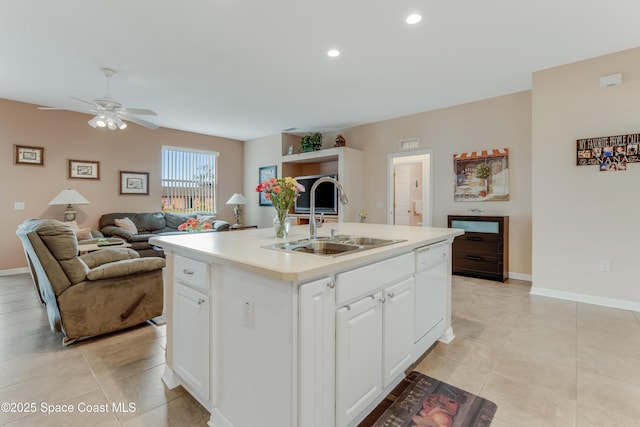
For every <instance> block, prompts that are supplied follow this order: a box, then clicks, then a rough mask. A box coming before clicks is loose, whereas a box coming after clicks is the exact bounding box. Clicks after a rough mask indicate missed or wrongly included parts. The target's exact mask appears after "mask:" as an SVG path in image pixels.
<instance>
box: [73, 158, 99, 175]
mask: <svg viewBox="0 0 640 427" xmlns="http://www.w3.org/2000/svg"><path fill="white" fill-rule="evenodd" d="M69 179H100V162H94V161H91V160H69Z"/></svg>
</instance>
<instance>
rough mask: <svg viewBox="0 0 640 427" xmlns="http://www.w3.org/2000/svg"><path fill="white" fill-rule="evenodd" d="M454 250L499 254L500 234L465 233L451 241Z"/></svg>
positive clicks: (500, 249)
mask: <svg viewBox="0 0 640 427" xmlns="http://www.w3.org/2000/svg"><path fill="white" fill-rule="evenodd" d="M453 247H454V251H456V252H474V253H492V254H501V253H502V250H503V247H502V236H501V235H498V234H480V233H465V234H463V235H462V236H458V237H456V238H455V239H454V241H453Z"/></svg>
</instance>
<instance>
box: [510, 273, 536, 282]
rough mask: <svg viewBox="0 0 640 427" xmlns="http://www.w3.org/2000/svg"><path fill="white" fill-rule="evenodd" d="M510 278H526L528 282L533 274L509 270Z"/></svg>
mask: <svg viewBox="0 0 640 427" xmlns="http://www.w3.org/2000/svg"><path fill="white" fill-rule="evenodd" d="M509 279H517V280H524V281H527V282H530V281H531V275H530V274H522V273H514V272H512V271H510V272H509Z"/></svg>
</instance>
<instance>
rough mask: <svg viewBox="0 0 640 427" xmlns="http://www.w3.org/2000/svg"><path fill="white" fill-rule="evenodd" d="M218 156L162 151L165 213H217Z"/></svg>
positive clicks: (168, 148) (213, 154)
mask: <svg viewBox="0 0 640 427" xmlns="http://www.w3.org/2000/svg"><path fill="white" fill-rule="evenodd" d="M218 155H219V153H216V152H213V151H201V150H191V149H186V148H177V147H166V146H165V147H162V210H163V211H165V212H178V213H186V212H210V213H215V212H216V159H217V158H218Z"/></svg>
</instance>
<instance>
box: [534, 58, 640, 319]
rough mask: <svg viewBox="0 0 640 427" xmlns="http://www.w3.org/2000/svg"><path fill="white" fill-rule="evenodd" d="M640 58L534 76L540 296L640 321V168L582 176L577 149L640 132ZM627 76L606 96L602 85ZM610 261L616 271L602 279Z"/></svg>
mask: <svg viewBox="0 0 640 427" xmlns="http://www.w3.org/2000/svg"><path fill="white" fill-rule="evenodd" d="M639 55H640V49H639V48H636V49H632V50H628V51H624V52H620V53H616V54H612V55H606V56H602V57H598V58H593V59H590V60H587V61H582V62H578V63H574V64H569V65H564V66H561V67H556V68H552V69H549V70H544V71H539V72H537V73H535V74H534V75H533V102H532V104H533V150H532V153H533V178H532V182H533V202H534V208H533V231H534V240H533V285H534V291H536V292H545V290H547V291H548V292H547V293H549V294H551V295H554V296H559V297H567V298H569V299H578V300H585V301H587V302H589V301H592V300H593V298H596V301H595V302H597V303H605V304H607V303H608V304H610V305H614V306H616V305H617V306H623V307H624V306H626V307H629V308H632V309H635V310H639V311H640V287H639V286H638V273H637V264H638V254H639V253H640V251H639V250H638V242H639V241H640V227H638V220H639V218H640V199H639V198H638V183H639V182H640V164H638V163H635V164H629V166H628V170H627V171H625V172H615V173H614V172H609V173H605V172H599V171H598V167H597V166H589V167H587V166H582V167H578V166H576V140H577V139H580V138H590V137H598V136H611V135H624V134H632V133H639V132H640V127H639V125H640V107H639V105H640V102H639V100H640V61H638V58H639ZM614 73H623V75H624V83H623V84H622V85H621V86H616V87H610V88H604V89H601V88H600V87H599V78H600V76H604V75H609V74H614ZM601 260H610V263H611V270H610V271H609V272H601V271H600V261H601Z"/></svg>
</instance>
